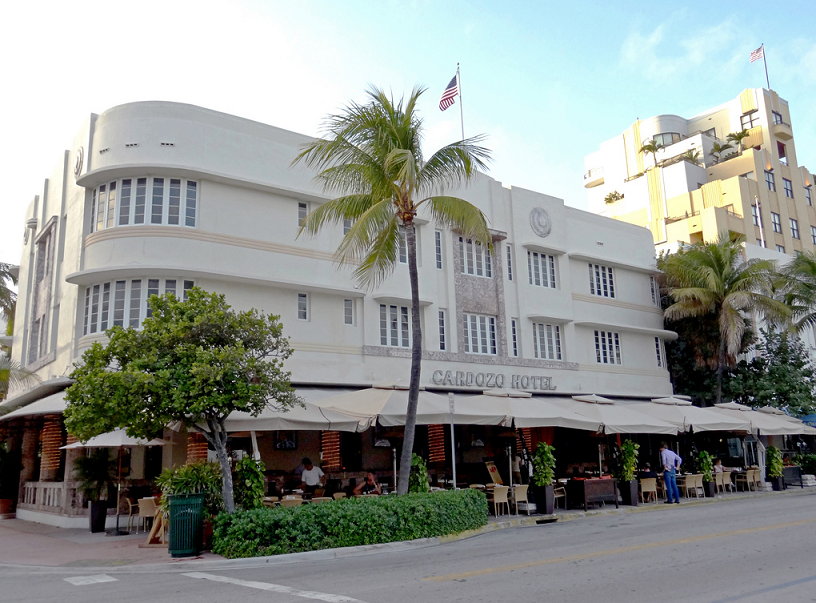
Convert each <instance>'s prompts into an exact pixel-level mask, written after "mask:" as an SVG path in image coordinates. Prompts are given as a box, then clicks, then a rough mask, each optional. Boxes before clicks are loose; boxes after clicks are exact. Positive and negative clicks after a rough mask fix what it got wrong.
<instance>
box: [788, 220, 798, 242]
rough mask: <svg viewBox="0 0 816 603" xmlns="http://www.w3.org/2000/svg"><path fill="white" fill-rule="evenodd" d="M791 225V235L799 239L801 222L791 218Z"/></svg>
mask: <svg viewBox="0 0 816 603" xmlns="http://www.w3.org/2000/svg"><path fill="white" fill-rule="evenodd" d="M790 227H791V236H792V237H793V238H794V239H798V238H799V222H797V221H796V220H794V219H793V218H790Z"/></svg>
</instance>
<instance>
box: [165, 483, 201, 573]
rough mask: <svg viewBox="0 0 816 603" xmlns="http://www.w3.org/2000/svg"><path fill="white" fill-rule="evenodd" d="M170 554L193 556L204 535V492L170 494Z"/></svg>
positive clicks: (174, 555) (199, 546) (199, 547)
mask: <svg viewBox="0 0 816 603" xmlns="http://www.w3.org/2000/svg"><path fill="white" fill-rule="evenodd" d="M167 500H168V502H169V503H170V547H169V548H170V555H172V556H173V557H194V556H196V555H198V554H199V553H200V552H201V549H202V547H203V537H204V494H170V495H168V496H167Z"/></svg>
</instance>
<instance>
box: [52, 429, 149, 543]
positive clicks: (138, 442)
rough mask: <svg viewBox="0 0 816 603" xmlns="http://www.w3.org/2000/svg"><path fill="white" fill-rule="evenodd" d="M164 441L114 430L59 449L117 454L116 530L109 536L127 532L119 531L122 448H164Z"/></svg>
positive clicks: (122, 534) (123, 534)
mask: <svg viewBox="0 0 816 603" xmlns="http://www.w3.org/2000/svg"><path fill="white" fill-rule="evenodd" d="M164 445H165V441H164V440H159V439H153V440H145V439H143V438H133V437H131V436H129V435H128V434H127V433H126V432H125V430H124V429H118V428H117V429H114V430H113V431H109V432H108V433H103V434H101V435H98V436H96V437H93V438H91V439H89V440H88V441H87V442H74V443H73V444H68V445H67V446H62V447H60V450H73V449H75V448H116V449H117V450H118V452H119V458H118V465H119V467H118V471H117V481H116V530H115V531H113V532H112V533H111V536H125V535H126V534H127V533H128V532H122V531H121V530H120V529H119V499H120V497H121V495H122V448H135V447H137V446H164Z"/></svg>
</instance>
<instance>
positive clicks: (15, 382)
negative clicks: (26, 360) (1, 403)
mask: <svg viewBox="0 0 816 603" xmlns="http://www.w3.org/2000/svg"><path fill="white" fill-rule="evenodd" d="M39 382H40V378H39V377H37V375H35V374H34V373H32V372H30V371H27V370H25V369H24V368H23V367H22V366H21V365H20V363H19V362H17V361H16V360H13V359H11V358H9V357H8V356H6V355H5V354H0V394H2V395H0V398H2V397H3V396H4V395H5V394H8V393H9V392H10V391H12V390H14V389H22V388H24V387H30V386H32V385H35V384H37V383H39Z"/></svg>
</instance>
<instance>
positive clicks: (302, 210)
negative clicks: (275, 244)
mask: <svg viewBox="0 0 816 603" xmlns="http://www.w3.org/2000/svg"><path fill="white" fill-rule="evenodd" d="M307 215H309V204H308V203H301V202H298V226H303V223H304V222H305V221H306V216H307Z"/></svg>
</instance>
